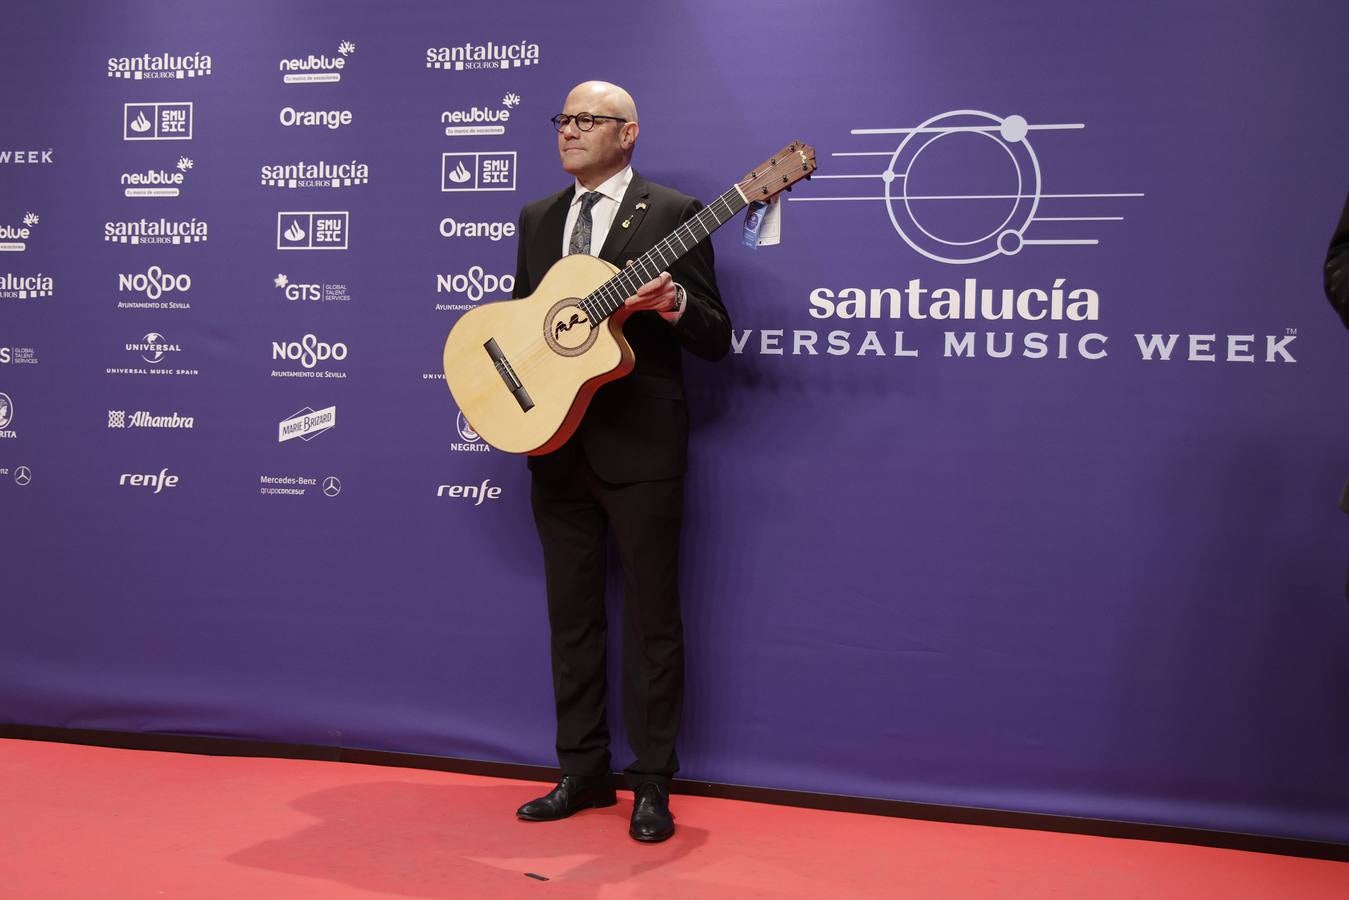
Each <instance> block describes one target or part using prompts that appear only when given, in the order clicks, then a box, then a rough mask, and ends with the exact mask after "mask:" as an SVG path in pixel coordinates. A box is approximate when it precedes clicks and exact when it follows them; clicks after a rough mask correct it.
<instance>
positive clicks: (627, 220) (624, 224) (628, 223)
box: [619, 216, 632, 228]
mask: <svg viewBox="0 0 1349 900" xmlns="http://www.w3.org/2000/svg"><path fill="white" fill-rule="evenodd" d="M619 224H620V225H622V226H623V227H624V228H627V227H628V226H629V225H631V224H632V217H631V216H629V217H628V218H626V219H624V220H623V221H622V222H620V223H619Z"/></svg>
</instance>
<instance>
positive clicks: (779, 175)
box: [444, 141, 815, 456]
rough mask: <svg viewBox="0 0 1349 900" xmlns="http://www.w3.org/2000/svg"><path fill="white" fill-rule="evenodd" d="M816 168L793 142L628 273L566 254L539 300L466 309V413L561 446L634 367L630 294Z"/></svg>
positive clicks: (494, 432)
mask: <svg viewBox="0 0 1349 900" xmlns="http://www.w3.org/2000/svg"><path fill="white" fill-rule="evenodd" d="M814 171H815V150H814V148H812V147H809V146H807V145H806V144H802V143H801V142H800V141H793V142H792V143H790V144H788V145H787V146H786V147H784V148H783V149H782V150H781V151H780V152H779V153H777V154H776V155H774V156H773V157H771V158H770V159H768V160H767V161H765V162H764V164H763V165H762V166H760V167H759V168H758V169H756V170H755V171H753V172H750V173H749V174H748V175H746V176H745V177H744V178H742V179H741V180H740V181H739V182H737V183H736V184H734V185H732V187H731V188H730V189H729V190H727V191H725V192H724V193H723V194H722V195H721V196H720V197H718V198H717V199H716V200H713V201H712V202H711V203H710V204H708V205H707V206H705V207H703V208H702V209H700V210H699V211H698V212H697V213H695V214H694V215H693V217H692V218H689V219H687V220H685V221H684V222H683V223H681V224H680V226H679V227H678V228H676V229H675V230H674V231H672V232H671V233H670V234H668V235H667V236H666V237H665V238H664V239H662V240H661V241H659V242H658V243H656V244H655V245H653V246H651V247H650V248H649V249H648V250H646V251H645V252H644V253H643V254H642V255H641V257H639V258H637V259H634V260H631V261H630V262H629V264H628V266H627V267H626V268H624V269H623V270H622V271H620V270H619V269H618V268H616V267H615V266H612V265H610V264H609V263H607V262H605V261H604V260H602V259H596V258H595V257H593V256H584V255H582V254H573V255H571V256H564V257H563V258H562V259H560V260H558V261H557V262H556V263H554V264H553V267H552V268H551V269H549V270H548V274H547V275H545V276H544V277H543V280H542V281H540V282H539V285H538V288H537V289H536V290H535V291H534V293H533V294H531V295H530V296H529V297H526V298H525V299H523V300H507V301H503V302H500V303H488V304H486V305H485V306H480V307H478V308H476V309H471V310H469V311H468V312H466V313H464V314H463V315H462V316H460V317H459V321H458V322H456V323H455V325H454V328H452V329H451V330H450V336H449V337H448V338H446V339H445V356H444V364H445V383H446V384H447V385H449V388H450V393H451V394H453V395H454V402H455V403H457V404H459V411H460V412H462V413H463V414H464V418H465V419H467V420H468V422H469V424H470V425H471V426H472V427H473V429H474V430H475V431H477V432H478V434H479V436H481V437H482V438H483V440H485V441H487V443H489V444H491V445H492V446H493V447H496V448H497V449H498V450H505V451H506V452H508V453H528V454H530V455H534V456H537V455H539V454H542V453H551V452H552V451H554V450H556V449H557V448H559V447H561V446H562V445H563V444H565V443H566V442H567V439H568V438H570V437H571V436H572V435H573V434H574V433H575V432H576V428H577V426H578V425H580V424H581V417H582V416H583V415H585V411H586V407H587V406H589V405H590V400H591V398H592V397H594V396H595V391H597V390H599V388H600V386H601V385H603V384H605V383H606V382H609V381H613V380H614V379H616V378H622V377H623V376H624V375H626V374H628V373H629V372H631V371H632V366H633V362H634V357H633V353H632V347H631V346H630V345H629V344H628V341H627V338H625V337H624V336H623V323H624V322H625V321H627V318H628V315H629V310H628V307H627V306H626V305H625V304H624V300H625V298H628V297H631V296H633V295H634V294H635V293H636V292H637V290H638V289H639V288H640V287H641V286H642V285H643V284H645V283H647V282H649V281H651V280H652V279H654V278H656V277H657V276H658V275H660V273H661V272H662V271H668V270H669V268H670V267H671V266H672V265H673V264H674V262H675V261H676V260H678V259H679V258H680V257H682V256H683V255H684V254H686V253H688V252H689V250H691V249H692V248H694V247H697V246H698V245H699V243H700V242H702V241H704V240H706V239H707V238H708V237H710V236H711V234H712V232H713V231H716V230H717V229H718V228H720V227H721V226H722V225H723V224H725V223H726V222H727V221H728V220H729V219H730V218H731V217H732V216H734V215H735V214H736V213H737V212H739V211H740V210H742V209H744V208H745V206H746V205H747V204H748V203H749V202H750V198H753V199H754V200H756V201H763V202H765V203H766V202H767V201H769V200H771V199H772V198H773V197H775V196H777V194H778V193H779V192H781V191H784V190H791V186H792V185H793V184H795V183H796V182H798V181H800V180H802V179H804V178H809V177H810V175H811V173H812V172H814ZM641 205H642V204H639V208H640V206H641ZM627 225H628V223H627V222H626V221H625V222H624V223H623V225H622V227H624V228H626V227H627Z"/></svg>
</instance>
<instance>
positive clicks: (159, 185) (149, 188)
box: [122, 156, 195, 197]
mask: <svg viewBox="0 0 1349 900" xmlns="http://www.w3.org/2000/svg"><path fill="white" fill-rule="evenodd" d="M194 165H195V163H193V162H192V160H190V159H188V158H187V157H186V156H180V157H179V158H178V165H177V166H176V168H177V171H176V172H170V171H168V170H166V169H147V170H146V171H144V172H123V173H122V187H123V189H124V190H123V194H125V195H126V196H128V197H177V196H178V194H179V193H180V188H181V187H182V185H183V182H185V181H186V180H187V173H188V172H189V171H191V170H192V167H193V166H194Z"/></svg>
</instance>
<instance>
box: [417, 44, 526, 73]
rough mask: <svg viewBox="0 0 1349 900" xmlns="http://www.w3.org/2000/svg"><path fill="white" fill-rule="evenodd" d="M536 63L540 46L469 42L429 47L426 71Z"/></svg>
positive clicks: (489, 67) (515, 67)
mask: <svg viewBox="0 0 1349 900" xmlns="http://www.w3.org/2000/svg"><path fill="white" fill-rule="evenodd" d="M538 62H539V45H538V44H536V43H534V42H533V41H515V42H514V43H510V44H497V43H494V42H493V41H488V42H487V43H485V44H475V43H473V42H472V41H469V42H466V43H463V44H460V45H458V46H456V47H428V48H427V49H426V67H427V68H428V69H444V70H447V71H454V72H462V71H465V70H469V69H518V68H520V67H521V66H533V65H537V64H538Z"/></svg>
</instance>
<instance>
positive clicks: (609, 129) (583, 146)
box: [557, 90, 637, 187]
mask: <svg viewBox="0 0 1349 900" xmlns="http://www.w3.org/2000/svg"><path fill="white" fill-rule="evenodd" d="M562 112H563V113H565V114H566V115H570V116H574V115H576V114H578V113H583V112H588V113H590V114H591V115H595V116H620V117H622V115H623V113H622V112H620V111H619V110H618V108H617V107H616V106H615V105H614V104H613V103H611V102H610V101H609V98H608V97H607V96H605V95H604V94H603V93H600V92H597V91H580V90H577V91H572V92H571V93H570V94H568V95H567V102H566V103H565V104H564V105H563V107H562ZM636 127H637V126H636V125H634V124H632V123H629V122H615V121H614V120H613V119H597V120H596V121H595V127H594V128H592V129H590V130H589V131H582V130H581V129H579V128H577V127H576V123H575V122H571V123H569V124H568V125H567V127H566V128H564V129H562V131H560V132H558V135H557V152H558V155H559V156H560V157H561V158H562V168H563V169H564V170H565V171H566V172H567V174H569V175H574V176H575V177H576V178H577V179H578V180H580V181H581V183H583V184H586V183H587V182H591V183H590V184H589V185H588V186H590V187H598V185H599V182H600V181H603V180H604V179H606V178H608V177H609V176H610V175H613V174H614V173H615V172H617V171H619V170H620V169H622V168H623V166H624V165H625V164H626V159H627V155H628V148H630V147H631V146H632V143H631V139H632V135H631V132H632V131H635V130H636ZM625 142H626V143H627V147H625V146H624V144H625Z"/></svg>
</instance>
